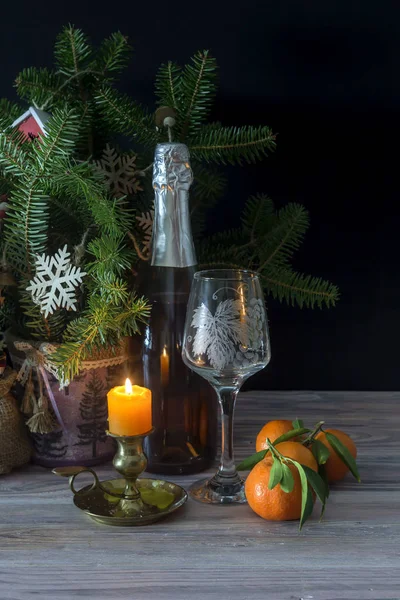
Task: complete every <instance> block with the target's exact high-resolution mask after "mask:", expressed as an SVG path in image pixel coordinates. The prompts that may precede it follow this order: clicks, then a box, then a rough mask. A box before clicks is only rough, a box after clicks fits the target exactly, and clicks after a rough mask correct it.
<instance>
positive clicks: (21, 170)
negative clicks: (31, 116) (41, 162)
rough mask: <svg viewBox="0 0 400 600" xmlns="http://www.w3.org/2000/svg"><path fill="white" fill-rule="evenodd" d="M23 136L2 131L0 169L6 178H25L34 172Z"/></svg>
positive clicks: (0, 132)
mask: <svg viewBox="0 0 400 600" xmlns="http://www.w3.org/2000/svg"><path fill="white" fill-rule="evenodd" d="M22 142H23V135H22V134H20V133H19V132H17V133H12V134H8V133H6V132H4V131H0V167H1V169H2V172H3V174H4V176H5V177H10V176H11V177H17V178H18V177H19V178H21V177H25V176H26V174H27V173H28V172H29V171H32V159H31V157H30V154H29V152H28V151H26V145H25V144H23V143H22Z"/></svg>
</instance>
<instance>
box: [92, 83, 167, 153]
mask: <svg viewBox="0 0 400 600" xmlns="http://www.w3.org/2000/svg"><path fill="white" fill-rule="evenodd" d="M95 100H96V102H97V104H98V106H99V109H100V112H101V114H102V116H103V118H104V120H105V121H106V123H107V125H108V126H109V127H110V128H111V129H112V130H114V132H119V133H123V134H125V135H128V136H130V137H131V138H132V139H134V140H135V141H137V142H140V143H143V144H144V145H146V146H150V147H152V148H153V147H154V144H155V143H156V142H157V132H156V130H155V127H154V124H153V117H152V116H150V115H149V114H148V113H147V112H146V111H145V110H144V109H143V108H142V107H141V106H139V104H136V103H135V102H133V101H132V100H130V99H129V98H127V97H126V96H123V95H121V94H119V93H118V92H117V91H115V90H113V89H112V88H111V87H109V86H107V85H104V86H102V87H101V88H100V90H99V91H98V92H97V95H96V98H95Z"/></svg>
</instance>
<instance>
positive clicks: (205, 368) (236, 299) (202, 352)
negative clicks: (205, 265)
mask: <svg viewBox="0 0 400 600" xmlns="http://www.w3.org/2000/svg"><path fill="white" fill-rule="evenodd" d="M182 358H183V361H184V363H185V364H186V365H187V366H188V367H189V368H190V369H192V370H193V371H195V372H196V373H198V374H199V375H201V376H202V377H204V378H205V379H207V381H208V382H209V383H210V384H211V385H212V387H213V388H214V389H215V391H216V393H217V397H218V400H219V404H220V407H221V419H222V451H221V461H220V465H219V469H218V471H217V473H216V474H215V475H214V476H213V477H212V478H211V479H203V480H201V481H198V482H195V483H194V484H193V485H192V487H191V488H190V495H191V496H192V497H193V498H194V499H195V500H199V501H201V502H206V503H211V504H221V503H222V504H231V503H243V502H246V497H245V494H244V483H243V481H242V479H241V478H240V477H239V475H238V472H237V471H236V467H235V463H234V457H233V413H234V408H235V402H236V397H237V394H238V392H239V390H240V387H241V385H242V383H243V382H244V381H245V380H246V379H247V378H248V377H251V375H254V373H257V371H260V370H261V369H263V368H264V367H265V366H266V365H267V364H268V363H269V361H270V358H271V351H270V342H269V335H268V324H267V316H266V311H265V305H264V296H263V292H262V289H261V285H260V281H259V278H258V276H257V274H256V273H253V272H251V271H244V270H239V269H238V270H234V269H214V270H210V271H199V272H197V273H195V274H194V278H193V283H192V288H191V292H190V297H189V302H188V307H187V313H186V323H185V331H184V339H183V347H182Z"/></svg>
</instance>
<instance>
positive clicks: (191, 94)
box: [181, 50, 217, 141]
mask: <svg viewBox="0 0 400 600" xmlns="http://www.w3.org/2000/svg"><path fill="white" fill-rule="evenodd" d="M216 71H217V64H216V61H215V59H214V58H212V57H211V56H210V55H209V51H208V50H203V52H198V53H197V54H195V55H194V56H193V57H192V64H188V65H186V66H185V68H184V71H183V74H182V78H181V86H182V104H183V111H184V117H183V125H182V130H181V139H182V141H184V140H185V139H186V136H187V134H188V133H189V134H190V135H194V134H195V133H196V132H197V131H198V129H199V127H200V125H201V124H202V123H203V122H204V120H205V119H206V118H207V116H208V113H209V111H210V108H211V104H212V102H213V101H214V97H215V94H216Z"/></svg>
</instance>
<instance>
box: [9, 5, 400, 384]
mask: <svg viewBox="0 0 400 600" xmlns="http://www.w3.org/2000/svg"><path fill="white" fill-rule="evenodd" d="M68 22H71V23H73V24H74V25H76V26H79V27H81V28H83V29H84V30H85V31H86V32H87V33H88V34H89V35H90V37H91V38H92V40H93V41H94V42H95V43H98V42H100V41H101V39H102V38H103V37H105V36H107V35H109V34H110V33H111V32H112V31H114V30H117V29H119V30H121V31H122V32H123V33H125V34H127V35H128V36H129V37H130V38H131V41H132V43H133V45H134V48H135V56H134V60H133V61H132V64H131V66H130V67H129V69H128V70H127V71H126V74H125V76H124V79H123V82H122V89H123V90H124V91H126V92H129V93H131V94H132V95H134V96H135V98H136V99H137V100H139V101H143V102H146V103H148V104H151V103H152V102H153V94H152V92H153V78H154V75H155V72H156V69H157V67H158V65H159V64H160V63H161V62H165V61H167V60H169V59H171V60H175V61H177V62H181V63H184V62H185V61H187V59H188V58H189V56H191V55H192V54H193V53H194V52H195V51H196V50H199V49H203V48H210V49H211V51H212V53H213V55H214V56H215V57H216V58H217V60H218V62H219V66H220V70H221V72H220V91H219V95H218V98H217V102H216V106H215V112H214V115H213V117H214V118H216V119H218V120H221V121H222V122H223V123H224V124H267V125H269V126H271V127H272V129H273V130H274V131H276V132H278V134H279V137H278V149H277V152H276V154H275V155H274V156H272V157H271V158H269V159H267V160H266V161H264V162H263V163H258V164H257V165H255V166H250V167H245V168H243V169H240V168H234V169H233V168H230V169H228V171H227V174H228V177H229V188H228V190H227V195H226V203H225V205H222V207H221V209H220V210H219V212H218V219H219V220H220V222H221V224H222V222H223V225H224V226H225V225H226V224H231V225H234V224H235V223H236V222H237V219H238V215H239V210H240V207H241V205H242V204H243V202H244V200H245V199H246V197H247V196H248V195H250V194H254V193H256V192H265V193H268V194H269V195H270V196H271V197H272V198H273V199H274V201H275V202H276V204H277V205H278V206H281V205H283V204H285V203H286V202H288V201H295V202H301V203H303V204H304V205H305V206H306V207H307V208H308V209H309V211H310V213H311V225H312V226H311V229H310V232H309V234H308V236H307V238H306V241H305V244H304V246H303V249H302V250H301V251H300V252H299V253H298V255H297V256H296V260H295V267H296V268H297V269H298V270H301V271H305V272H310V273H312V274H313V275H318V276H321V277H324V278H327V279H330V280H331V281H333V282H335V283H336V284H337V285H338V286H339V287H340V290H341V300H340V303H339V304H338V306H337V308H335V309H330V310H322V311H321V310H319V309H316V310H314V311H311V310H308V309H303V310H300V309H297V308H289V307H287V306H285V305H280V304H279V303H277V302H275V301H272V300H269V301H268V306H269V318H270V327H271V340H272V350H273V359H272V361H271V364H270V365H269V366H268V367H267V369H265V371H263V372H262V373H260V374H259V375H257V376H255V377H253V378H252V379H251V380H250V382H249V383H248V387H252V388H257V387H258V388H269V389H271V388H272V389H279V388H281V389H348V390H351V389H356V390H358V389H359V390H368V389H373V390H393V389H399V388H400V368H399V366H398V355H399V337H400V302H399V300H400V298H399V274H398V232H399V225H400V218H399V216H400V210H399V181H398V179H399V177H398V173H399V168H398V160H399V149H398V144H399V131H398V127H397V123H398V120H399V115H398V109H399V78H400V68H399V67H400V64H399V62H400V61H399V56H400V42H399V39H400V35H399V34H400V24H399V23H400V4H399V3H398V2H397V1H396V2H395V1H392V2H387V1H386V2H377V1H376V0H375V1H373V2H372V1H368V0H365V1H364V2H362V1H356V0H335V1H334V2H321V0H315V1H314V0H309V1H305V0H303V1H301V0H279V1H275V2H261V1H260V2H252V1H247V2H243V3H240V4H239V3H237V5H236V6H235V5H234V3H233V2H229V3H228V2H226V0H224V1H222V2H218V0H214V2H210V1H209V0H205V1H203V2H197V3H188V2H174V3H171V2H169V3H167V2H157V1H154V0H153V2H150V1H149V2H140V3H139V2H125V3H111V2H108V3H107V4H106V3H104V7H103V8H102V7H101V6H100V3H99V2H94V1H93V0H90V1H89V2H87V1H86V2H82V1H79V2H78V1H76V0H69V1H68V2H67V3H65V4H64V5H62V4H61V3H59V4H57V3H54V2H51V3H50V2H40V1H39V2H33V3H32V2H28V1H27V0H20V1H19V2H14V3H9V2H7V4H6V5H4V4H3V5H2V24H1V30H2V31H1V38H0V56H1V70H2V73H1V88H0V94H1V96H8V97H10V98H12V97H13V96H14V91H13V88H12V83H13V80H14V79H15V76H16V75H17V73H18V72H19V71H20V70H21V69H22V68H24V67H27V66H31V65H35V66H51V64H52V47H53V43H54V39H55V36H56V34H57V33H58V32H59V30H60V29H61V28H62V26H63V25H65V24H67V23H68ZM215 219H216V217H215V218H214V220H215Z"/></svg>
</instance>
